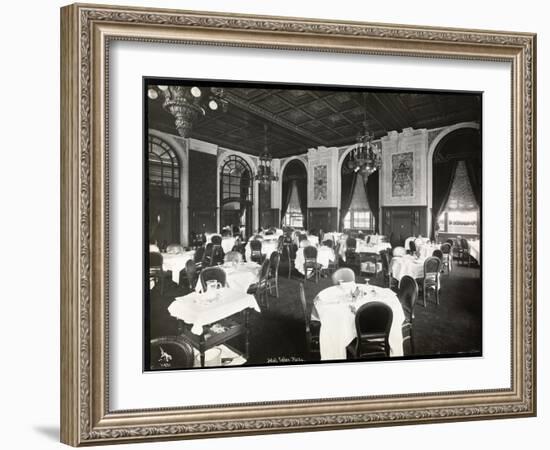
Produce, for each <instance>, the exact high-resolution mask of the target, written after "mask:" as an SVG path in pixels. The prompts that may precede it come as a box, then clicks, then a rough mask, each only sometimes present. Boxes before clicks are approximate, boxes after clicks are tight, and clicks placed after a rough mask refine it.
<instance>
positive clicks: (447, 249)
mask: <svg viewBox="0 0 550 450" xmlns="http://www.w3.org/2000/svg"><path fill="white" fill-rule="evenodd" d="M441 252H442V253H443V254H444V255H448V254H449V253H451V244H449V243H448V242H445V243H444V244H441Z"/></svg>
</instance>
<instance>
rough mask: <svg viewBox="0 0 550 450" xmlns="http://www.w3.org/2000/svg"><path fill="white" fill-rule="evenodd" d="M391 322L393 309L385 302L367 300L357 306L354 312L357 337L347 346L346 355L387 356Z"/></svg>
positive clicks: (356, 356) (360, 357)
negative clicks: (367, 301)
mask: <svg viewBox="0 0 550 450" xmlns="http://www.w3.org/2000/svg"><path fill="white" fill-rule="evenodd" d="M392 322H393V311H392V309H391V308H390V307H389V306H388V305H386V304H385V303H382V302H369V303H365V304H364V305H362V306H361V307H359V309H358V310H357V312H356V313H355V329H356V332H357V337H356V338H355V339H354V340H353V341H352V342H351V343H350V344H349V345H348V346H347V353H348V356H351V358H353V359H362V358H369V359H370V358H387V357H389V356H390V344H389V336H390V329H391V325H392Z"/></svg>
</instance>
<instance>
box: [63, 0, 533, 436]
mask: <svg viewBox="0 0 550 450" xmlns="http://www.w3.org/2000/svg"><path fill="white" fill-rule="evenodd" d="M61 63H62V64H61V68H62V70H61V88H62V98H61V107H62V108H61V111H62V120H61V138H62V139H61V162H62V164H61V169H62V170H61V177H62V179H61V182H62V183H61V185H62V192H61V200H62V201H61V204H62V210H61V225H62V230H61V232H62V245H61V264H62V267H61V273H62V278H61V312H62V316H61V317H62V320H61V322H62V323H61V326H62V328H61V348H62V352H61V355H62V361H61V367H62V370H61V440H62V442H64V443H66V444H70V445H73V446H81V445H94V444H114V443H123V442H138V441H147V440H162V439H194V438H204V437H217V436H231V435H245V434H261V433H276V432H297V431H314V430H327V429H341V428H351V427H369V426H386V425H403V424H422V423H433V422H446V421H458V420H476V419H479V420H481V419H496V418H505V417H529V416H533V415H535V414H536V349H535V332H536V329H535V322H536V320H535V319H536V317H535V315H536V303H535V300H536V292H535V285H536V250H535V248H536V241H535V235H536V211H535V196H536V186H535V170H536V166H535V161H536V158H535V150H536V149H535V146H536V132H535V131H536V130H535V126H536V116H535V88H536V73H535V68H536V36H535V35H533V34H530V33H517V32H504V31H487V30H464V29H445V28H428V27H421V26H410V25H385V24H373V23H360V22H345V23H344V22H335V21H326V20H316V19H306V18H285V17H266V16H262V17H260V16H249V15H240V14H228V13H212V12H196V11H174V10H162V9H143V8H132V7H118V6H107V5H104V6H97V5H83V4H75V5H70V6H66V7H64V8H62V9H61ZM495 253H497V254H498V255H499V257H498V258H494V257H493V256H492V255H494V254H495ZM484 255H487V257H485V256H484ZM260 380H261V381H260Z"/></svg>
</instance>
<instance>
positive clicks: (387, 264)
mask: <svg viewBox="0 0 550 450" xmlns="http://www.w3.org/2000/svg"><path fill="white" fill-rule="evenodd" d="M391 252H392V251H391V249H387V250H382V251H381V252H380V259H381V260H382V274H383V276H384V283H386V282H387V283H388V287H389V288H390V289H391V288H392V287H393V284H394V281H395V278H393V275H392V273H391V259H392V257H391Z"/></svg>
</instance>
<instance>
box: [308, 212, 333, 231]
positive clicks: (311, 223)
mask: <svg viewBox="0 0 550 450" xmlns="http://www.w3.org/2000/svg"><path fill="white" fill-rule="evenodd" d="M337 215H338V209H337V208H309V209H308V222H307V224H308V225H307V226H308V228H309V229H313V228H314V229H315V230H317V231H319V230H323V231H324V232H327V231H335V230H336V229H337V227H338V217H337Z"/></svg>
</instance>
